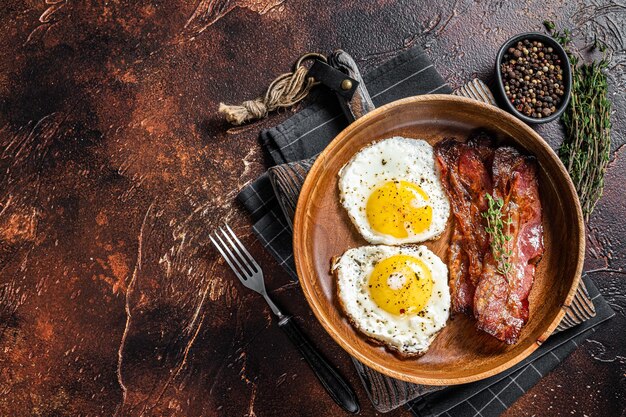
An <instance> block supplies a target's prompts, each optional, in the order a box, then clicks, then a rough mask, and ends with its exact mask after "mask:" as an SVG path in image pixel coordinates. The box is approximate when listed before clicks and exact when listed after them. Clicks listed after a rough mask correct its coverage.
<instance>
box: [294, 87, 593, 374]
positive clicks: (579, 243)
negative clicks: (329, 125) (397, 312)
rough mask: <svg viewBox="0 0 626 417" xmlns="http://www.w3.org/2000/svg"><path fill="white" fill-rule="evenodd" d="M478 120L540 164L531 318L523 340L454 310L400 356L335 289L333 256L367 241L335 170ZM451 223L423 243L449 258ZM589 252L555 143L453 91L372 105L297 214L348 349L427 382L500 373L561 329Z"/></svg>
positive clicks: (328, 308) (300, 257) (300, 263)
mask: <svg viewBox="0 0 626 417" xmlns="http://www.w3.org/2000/svg"><path fill="white" fill-rule="evenodd" d="M478 128H486V129H489V130H490V131H492V132H493V133H494V134H495V135H496V136H497V137H498V138H500V139H501V140H502V143H503V144H512V145H514V146H516V147H518V148H520V149H522V150H525V151H526V152H528V153H529V154H532V155H535V156H536V157H537V159H538V162H539V166H540V187H541V199H542V205H543V210H544V230H545V234H544V240H545V246H546V252H545V255H544V258H543V260H542V261H541V263H540V265H539V267H538V269H537V273H536V277H535V284H534V287H533V290H532V292H531V296H530V319H529V322H528V324H527V325H526V327H525V328H524V330H523V332H522V335H521V338H520V341H519V342H518V343H517V344H516V345H513V346H509V345H505V344H503V343H501V342H499V341H497V340H495V339H494V338H492V337H491V336H488V335H486V334H484V333H482V332H479V331H477V330H476V329H475V326H474V323H473V320H471V319H469V318H467V317H465V316H460V315H458V316H455V317H453V318H452V319H451V320H450V321H449V323H448V325H447V327H446V328H445V329H444V330H443V331H442V332H441V334H440V335H439V336H438V337H437V339H436V340H435V341H434V343H433V345H432V346H431V348H430V350H429V351H428V353H426V354H425V355H424V356H422V357H421V358H419V359H412V360H403V359H400V358H398V357H397V356H395V355H393V354H392V353H389V352H388V351H386V350H385V349H384V348H381V347H378V346H375V345H372V344H371V343H369V342H367V340H366V339H365V338H364V337H363V336H362V335H360V334H359V333H357V332H356V331H355V330H354V329H353V327H352V326H351V325H350V324H349V323H348V321H347V320H346V319H345V317H344V316H343V314H342V313H341V310H340V307H339V305H338V303H337V299H336V296H335V291H336V288H335V283H334V280H333V279H332V276H331V275H330V273H329V262H330V259H331V258H332V257H333V256H335V255H339V254H342V253H343V252H344V251H345V250H346V249H348V248H351V247H355V246H362V245H366V244H367V242H365V241H364V240H363V239H362V238H361V237H360V236H359V234H358V233H357V232H356V230H355V229H354V227H353V226H352V224H351V222H350V220H349V219H348V217H347V215H346V213H345V211H344V210H343V209H342V207H341V205H340V204H339V200H338V196H337V173H338V171H339V170H340V169H341V167H342V166H343V165H344V164H345V163H346V162H347V161H348V160H349V159H350V158H351V157H352V156H353V155H354V154H355V153H356V152H357V151H358V150H359V149H361V148H362V147H364V146H367V145H368V144H369V143H371V142H372V141H375V140H380V139H384V138H388V137H391V136H405V137H412V138H421V139H424V140H426V141H428V142H429V143H431V144H433V145H434V144H435V143H436V142H437V141H439V140H441V139H442V138H444V137H447V136H455V137H457V138H467V137H468V135H469V134H470V133H471V132H472V131H473V130H474V129H478ZM448 238H449V230H447V231H446V232H445V233H444V234H443V235H442V237H441V238H439V239H438V240H435V241H432V242H428V243H427V246H429V248H430V249H431V250H433V251H434V252H435V253H437V254H438V255H439V256H440V257H442V258H443V259H445V258H446V251H447V247H448ZM583 254H584V227H583V222H582V215H581V211H580V205H579V203H578V199H577V196H576V193H575V190H574V187H573V185H572V183H571V180H570V179H569V176H568V174H567V172H566V171H565V169H564V167H563V165H562V164H561V162H560V161H559V159H558V157H557V156H556V155H555V154H554V152H553V151H552V149H551V148H550V147H549V146H548V145H547V143H546V142H545V141H543V139H541V137H539V136H538V135H537V133H535V132H534V131H533V130H532V129H530V128H529V127H528V126H526V125H524V124H523V123H521V122H520V121H519V120H517V119H515V118H514V117H512V116H511V115H509V114H507V113H505V112H503V111H501V110H499V109H497V108H495V107H493V106H490V105H487V104H482V103H479V102H476V101H474V100H469V99H464V98H460V97H454V96H448V95H445V96H444V95H429V96H419V97H412V98H408V99H404V100H400V101H397V102H394V103H391V104H389V105H387V106H384V107H381V108H379V109H376V110H374V111H373V112H372V113H370V114H368V115H366V116H364V117H363V118H361V119H359V120H357V121H356V122H354V123H353V124H352V125H350V126H349V127H348V128H347V129H345V130H344V131H343V132H342V133H341V134H339V135H338V136H337V138H336V139H335V140H334V141H333V142H331V144H330V145H329V146H328V147H327V148H326V150H325V151H324V152H322V154H321V155H320V156H319V157H318V158H317V161H316V162H315V164H314V165H313V167H312V169H311V170H310V172H309V174H308V176H307V179H306V181H305V183H304V186H303V188H302V191H301V193H300V199H299V202H298V207H297V210H296V216H295V221H294V256H295V260H296V266H297V268H298V275H299V277H300V282H301V285H302V288H303V291H304V293H305V296H306V297H307V300H308V301H309V304H310V305H311V308H312V310H313V312H314V313H315V315H316V316H317V318H318V319H319V321H320V322H321V323H322V325H323V326H324V327H325V328H326V330H327V331H328V332H329V334H330V335H331V336H332V337H333V338H334V339H335V340H336V341H337V343H339V344H340V345H341V346H342V347H343V348H344V349H345V350H346V351H347V352H348V353H349V354H351V355H352V356H353V357H355V358H356V359H358V360H359V361H361V362H363V363H364V364H365V365H367V366H369V367H371V368H373V369H375V370H377V371H379V372H381V373H384V374H386V375H388V376H392V377H394V378H398V379H401V380H404V381H409V382H414V383H420V384H427V385H452V384H461V383H467V382H472V381H476V380H479V379H482V378H486V377H489V376H491V375H495V374H497V373H499V372H501V371H503V370H505V369H507V368H509V367H510V366H513V365H514V364H516V363H518V362H519V361H521V360H522V359H524V358H525V357H527V356H528V355H529V354H530V353H531V352H533V351H534V350H535V349H536V348H537V347H538V346H539V345H540V344H541V343H543V341H545V339H546V338H547V337H548V336H549V335H550V334H551V333H552V332H553V331H554V330H555V329H556V327H557V326H558V324H559V323H560V321H561V319H562V318H563V316H564V314H565V312H566V308H567V307H568V306H569V305H570V304H571V302H572V300H573V299H574V295H575V293H576V290H577V288H578V282H579V279H580V273H581V270H582V263H583Z"/></svg>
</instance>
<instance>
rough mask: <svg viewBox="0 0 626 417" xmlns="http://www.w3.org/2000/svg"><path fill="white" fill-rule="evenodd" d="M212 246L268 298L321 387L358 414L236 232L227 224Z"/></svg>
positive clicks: (337, 377) (353, 400)
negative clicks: (281, 306)
mask: <svg viewBox="0 0 626 417" xmlns="http://www.w3.org/2000/svg"><path fill="white" fill-rule="evenodd" d="M209 238H210V239H211V242H212V243H213V245H214V246H215V248H216V249H217V250H218V251H219V253H220V254H221V255H222V257H224V259H225V260H226V262H227V263H228V266H230V269H232V270H233V272H234V273H235V275H236V276H237V278H239V281H241V283H242V284H243V285H244V286H246V287H248V288H250V289H251V290H253V291H256V292H258V293H259V294H261V295H262V296H263V298H265V301H267V304H269V306H270V308H271V309H272V312H273V313H274V314H275V315H276V317H277V318H278V327H280V328H281V329H283V330H284V331H285V333H287V336H289V339H291V341H292V342H293V343H294V344H295V345H296V347H297V348H298V350H300V353H301V354H302V356H303V357H304V359H305V360H306V361H307V363H308V364H309V366H310V367H311V369H313V372H314V373H315V376H317V379H319V381H320V382H321V383H322V385H323V386H324V388H325V389H326V391H327V392H328V394H330V396H331V397H332V399H333V400H335V402H336V403H337V404H339V406H341V407H342V408H343V409H344V410H346V411H349V412H351V413H358V412H359V403H358V401H357V398H356V394H355V393H354V391H353V390H352V388H351V387H350V386H349V385H348V383H347V382H346V381H345V380H344V379H343V378H342V377H341V376H340V375H339V374H338V373H337V371H335V369H334V368H333V367H332V366H331V365H330V364H329V363H328V361H327V360H326V359H325V358H324V357H323V356H322V355H321V354H320V353H319V352H318V351H317V349H316V348H315V347H314V346H313V344H312V343H311V342H310V341H309V339H308V338H307V337H306V336H305V335H304V333H302V331H301V330H300V328H299V327H298V325H297V324H296V322H295V321H294V319H293V318H292V317H291V316H290V315H286V314H283V312H282V311H280V309H279V308H278V307H277V306H276V304H274V302H273V301H272V300H271V298H270V297H269V295H267V291H266V290H265V281H264V279H263V271H262V270H261V267H260V266H259V264H258V263H257V262H256V261H255V260H254V258H253V257H252V255H250V252H248V250H247V249H246V248H245V247H244V246H243V244H242V243H241V241H240V240H239V239H238V238H237V236H236V235H235V233H234V232H233V230H232V229H231V228H230V227H229V226H228V224H225V225H224V227H223V228H222V227H220V228H219V229H218V230H215V231H214V232H213V233H212V234H210V235H209Z"/></svg>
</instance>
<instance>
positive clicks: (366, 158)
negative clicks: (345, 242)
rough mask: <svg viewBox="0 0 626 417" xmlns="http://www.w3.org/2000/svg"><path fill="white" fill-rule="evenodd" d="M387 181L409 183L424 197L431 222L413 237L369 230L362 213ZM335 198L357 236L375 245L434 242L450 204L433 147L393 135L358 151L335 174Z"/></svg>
mask: <svg viewBox="0 0 626 417" xmlns="http://www.w3.org/2000/svg"><path fill="white" fill-rule="evenodd" d="M390 181H407V182H410V183H413V184H415V185H417V186H419V187H420V188H422V190H424V192H425V193H426V194H427V195H428V197H429V200H428V202H427V204H428V205H430V206H431V207H432V220H431V223H430V225H429V227H428V228H427V229H426V230H424V231H422V232H421V233H417V234H415V233H413V232H412V231H411V230H408V231H409V234H408V236H407V237H406V238H397V237H394V236H391V235H385V234H382V233H379V232H377V231H376V230H374V229H372V227H371V226H370V224H369V221H368V219H367V213H366V210H365V208H366V205H367V201H368V198H369V196H370V195H371V194H372V193H373V192H374V191H375V189H376V188H378V187H379V186H380V185H382V184H384V183H387V182H390ZM339 196H340V200H341V204H342V205H343V207H344V208H345V209H346V211H347V212H348V216H349V217H350V219H351V221H352V223H353V224H354V225H355V226H356V228H357V229H358V231H359V233H360V234H361V235H362V236H363V238H365V240H367V241H368V242H370V243H375V244H376V243H383V244H387V245H400V244H405V243H416V242H423V241H426V240H429V239H434V238H436V237H437V236H439V235H440V234H441V233H442V232H443V231H444V230H445V228H446V223H447V221H448V217H449V216H450V202H449V201H448V197H447V195H446V193H445V192H444V189H443V186H442V185H441V180H440V173H439V168H438V167H437V165H436V164H435V156H434V151H433V147H432V146H430V145H429V144H428V143H427V142H426V141H424V140H421V139H408V138H403V137H399V136H396V137H393V138H389V139H383V140H381V141H378V142H375V143H373V144H371V145H369V146H367V147H365V148H363V149H361V150H360V151H359V152H357V153H356V154H355V155H354V156H353V157H352V159H351V160H350V161H349V162H348V163H347V164H346V165H345V166H344V167H343V168H342V169H341V170H340V171H339Z"/></svg>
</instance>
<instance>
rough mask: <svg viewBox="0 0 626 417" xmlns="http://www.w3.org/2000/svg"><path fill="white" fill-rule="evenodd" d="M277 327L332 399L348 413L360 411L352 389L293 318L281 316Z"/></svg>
mask: <svg viewBox="0 0 626 417" xmlns="http://www.w3.org/2000/svg"><path fill="white" fill-rule="evenodd" d="M278 326H279V327H280V328H281V329H283V330H284V331H285V333H287V336H289V339H291V341H292V342H293V344H294V345H296V347H297V348H298V350H299V351H300V353H301V354H302V356H303V357H304V359H305V360H306V361H307V363H308V364H309V366H310V367H311V369H313V372H315V376H317V379H319V381H320V382H321V383H322V385H323V386H324V388H326V391H327V392H328V394H330V396H331V397H332V399H333V400H335V402H336V403H337V404H339V405H340V406H341V407H342V408H343V409H344V410H346V411H348V412H350V413H358V412H359V410H360V408H359V403H358V401H357V398H356V394H355V393H354V391H353V390H352V388H350V386H349V385H348V383H347V382H346V381H345V380H344V379H343V378H342V377H341V376H340V375H339V374H338V373H337V371H335V370H334V369H333V367H332V366H330V364H329V363H328V361H327V360H326V359H325V358H324V357H323V356H322V355H321V354H320V353H319V352H318V351H317V349H316V348H315V347H314V346H313V344H311V342H310V341H309V339H308V338H307V337H306V336H305V335H304V333H302V331H301V330H300V327H298V325H297V324H296V322H295V320H294V319H293V317H292V316H283V317H282V318H281V319H280V320H279V321H278Z"/></svg>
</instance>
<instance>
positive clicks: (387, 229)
mask: <svg viewBox="0 0 626 417" xmlns="http://www.w3.org/2000/svg"><path fill="white" fill-rule="evenodd" d="M427 201H428V195H427V194H426V193H425V192H424V190H422V189H421V188H420V187H418V186H417V185H415V184H413V183H411V182H408V181H390V182H387V183H385V184H383V185H382V186H380V187H378V188H377V189H375V190H374V192H373V193H372V194H371V195H370V196H369V198H368V200H367V205H366V207H365V212H366V214H367V220H368V222H369V224H370V226H371V227H372V229H374V230H375V231H376V232H378V233H381V234H384V235H390V236H393V237H396V238H406V237H408V236H409V230H408V229H410V230H411V231H412V232H413V234H418V233H421V232H423V231H424V230H427V229H428V227H429V226H430V222H431V221H432V217H433V209H432V207H431V206H429V205H427V204H426V202H427Z"/></svg>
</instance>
